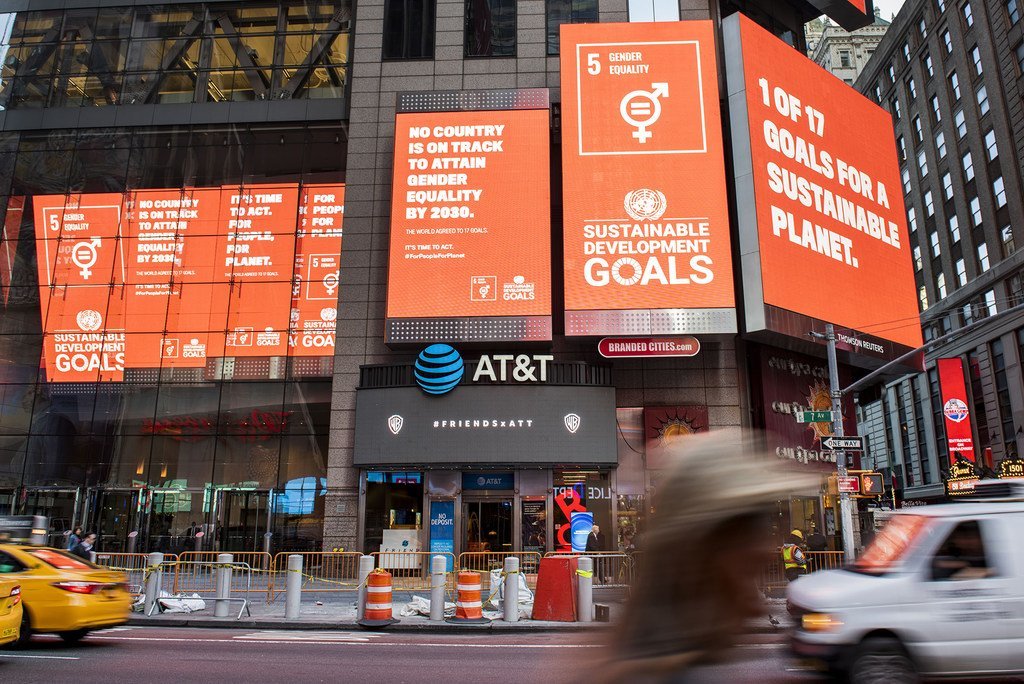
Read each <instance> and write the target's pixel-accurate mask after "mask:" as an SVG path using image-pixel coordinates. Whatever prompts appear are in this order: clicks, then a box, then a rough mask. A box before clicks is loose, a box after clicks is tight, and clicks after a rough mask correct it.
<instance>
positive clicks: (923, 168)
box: [917, 150, 928, 178]
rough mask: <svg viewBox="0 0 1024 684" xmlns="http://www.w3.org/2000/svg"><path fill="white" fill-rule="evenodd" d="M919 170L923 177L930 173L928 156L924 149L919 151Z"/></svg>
mask: <svg viewBox="0 0 1024 684" xmlns="http://www.w3.org/2000/svg"><path fill="white" fill-rule="evenodd" d="M917 170H918V171H920V172H921V178H924V177H925V176H927V175H928V158H927V157H926V156H925V154H924V150H921V151H920V152H918V153H917Z"/></svg>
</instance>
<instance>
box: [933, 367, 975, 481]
mask: <svg viewBox="0 0 1024 684" xmlns="http://www.w3.org/2000/svg"><path fill="white" fill-rule="evenodd" d="M935 367H936V368H937V369H938V371H939V388H940V389H941V390H942V415H943V416H944V419H943V422H944V423H945V425H946V444H947V447H948V449H949V453H950V455H951V456H953V460H954V461H955V460H956V459H957V458H965V459H967V460H968V461H971V462H972V463H973V462H974V461H975V460H976V458H975V454H974V433H973V431H972V429H971V411H970V409H969V408H968V406H969V404H968V403H967V402H968V397H967V381H966V380H965V379H964V362H963V359H961V358H960V357H958V356H957V357H953V358H945V359H937V360H936V361H935Z"/></svg>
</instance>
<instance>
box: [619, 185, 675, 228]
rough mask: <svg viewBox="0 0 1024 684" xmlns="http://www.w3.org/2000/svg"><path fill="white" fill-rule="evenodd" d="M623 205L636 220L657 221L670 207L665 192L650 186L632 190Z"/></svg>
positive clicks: (627, 194)
mask: <svg viewBox="0 0 1024 684" xmlns="http://www.w3.org/2000/svg"><path fill="white" fill-rule="evenodd" d="M622 205H623V206H624V207H625V209H626V213H627V214H629V216H630V218H632V219H633V220H634V221H657V220H658V219H660V218H661V217H662V215H663V214H664V213H665V210H666V209H667V208H668V203H667V202H666V201H665V194H664V193H662V192H659V191H658V190H651V189H650V188H640V189H638V190H630V191H629V192H627V193H626V197H625V199H624V200H623V201H622Z"/></svg>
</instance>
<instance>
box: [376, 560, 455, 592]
mask: <svg viewBox="0 0 1024 684" xmlns="http://www.w3.org/2000/svg"><path fill="white" fill-rule="evenodd" d="M370 555H371V556H373V564H374V567H376V568H384V569H385V570H387V571H388V572H390V573H391V583H392V587H393V588H394V590H395V591H430V559H431V558H433V557H434V556H444V557H445V558H450V559H451V563H450V564H449V565H452V566H453V567H454V566H455V554H454V553H447V552H446V553H436V552H430V551H374V552H373V553H371V554H370ZM447 586H448V589H449V591H454V589H455V576H454V574H449V575H448V577H447Z"/></svg>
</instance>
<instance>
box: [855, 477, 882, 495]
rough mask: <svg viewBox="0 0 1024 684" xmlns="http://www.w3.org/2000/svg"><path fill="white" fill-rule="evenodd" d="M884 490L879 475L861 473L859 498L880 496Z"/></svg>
mask: <svg viewBox="0 0 1024 684" xmlns="http://www.w3.org/2000/svg"><path fill="white" fill-rule="evenodd" d="M884 490H885V483H884V481H883V480H882V474H881V473H861V475H860V495H861V496H882V494H883V493H884Z"/></svg>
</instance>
